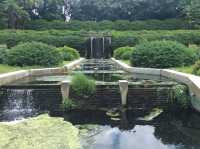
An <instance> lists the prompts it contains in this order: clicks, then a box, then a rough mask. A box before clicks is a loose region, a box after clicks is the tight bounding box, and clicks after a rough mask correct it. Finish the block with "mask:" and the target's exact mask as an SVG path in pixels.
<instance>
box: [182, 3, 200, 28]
mask: <svg viewBox="0 0 200 149" xmlns="http://www.w3.org/2000/svg"><path fill="white" fill-rule="evenodd" d="M184 2H185V13H186V15H187V18H188V20H189V22H190V24H191V25H195V26H196V25H197V26H199V25H200V1H199V0H185V1H184Z"/></svg>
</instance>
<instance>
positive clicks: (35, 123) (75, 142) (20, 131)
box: [0, 114, 82, 149]
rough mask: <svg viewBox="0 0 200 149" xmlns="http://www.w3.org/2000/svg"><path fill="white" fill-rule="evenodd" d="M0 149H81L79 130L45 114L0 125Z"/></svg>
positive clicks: (60, 119) (61, 119)
mask: <svg viewBox="0 0 200 149" xmlns="http://www.w3.org/2000/svg"><path fill="white" fill-rule="evenodd" d="M0 135H1V137H0V148H1V149H82V147H81V144H80V140H79V137H78V135H79V130H78V129H77V128H76V127H74V126H73V125H72V124H71V123H69V122H65V121H64V120H63V118H52V117H49V116H48V115H47V114H44V115H40V116H38V117H36V118H30V119H28V120H25V121H22V122H20V123H17V124H6V123H0Z"/></svg>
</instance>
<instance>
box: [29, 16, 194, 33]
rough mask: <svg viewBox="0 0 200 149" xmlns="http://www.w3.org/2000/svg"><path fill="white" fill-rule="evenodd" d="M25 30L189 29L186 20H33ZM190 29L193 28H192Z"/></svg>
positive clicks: (189, 26)
mask: <svg viewBox="0 0 200 149" xmlns="http://www.w3.org/2000/svg"><path fill="white" fill-rule="evenodd" d="M25 28H26V29H33V30H47V29H68V30H76V31H79V30H87V31H89V30H95V31H100V30H119V31H126V30H176V29H189V28H191V25H189V23H188V21H187V20H183V19H167V20H145V21H132V22H130V21H128V20H117V21H108V20H104V21H100V22H95V21H78V20H71V21H70V22H68V23H66V22H64V21H59V20H55V21H47V20H35V21H33V20H32V21H29V22H26V24H25ZM192 28H194V27H193V26H192Z"/></svg>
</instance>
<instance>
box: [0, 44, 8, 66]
mask: <svg viewBox="0 0 200 149" xmlns="http://www.w3.org/2000/svg"><path fill="white" fill-rule="evenodd" d="M6 55H7V49H6V48H4V47H0V64H3V63H5V59H6Z"/></svg>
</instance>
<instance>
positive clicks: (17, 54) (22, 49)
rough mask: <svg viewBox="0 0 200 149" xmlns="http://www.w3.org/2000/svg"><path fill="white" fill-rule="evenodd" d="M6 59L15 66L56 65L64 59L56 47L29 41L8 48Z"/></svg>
mask: <svg viewBox="0 0 200 149" xmlns="http://www.w3.org/2000/svg"><path fill="white" fill-rule="evenodd" d="M6 61H7V64H9V65H14V66H34V65H38V66H55V65H58V64H59V63H61V62H62V61H63V59H62V57H61V55H60V53H59V52H58V51H56V48H55V47H53V46H49V45H47V44H44V43H40V42H29V43H21V44H19V45H17V46H16V47H13V48H12V49H10V50H8V52H7V56H6Z"/></svg>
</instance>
